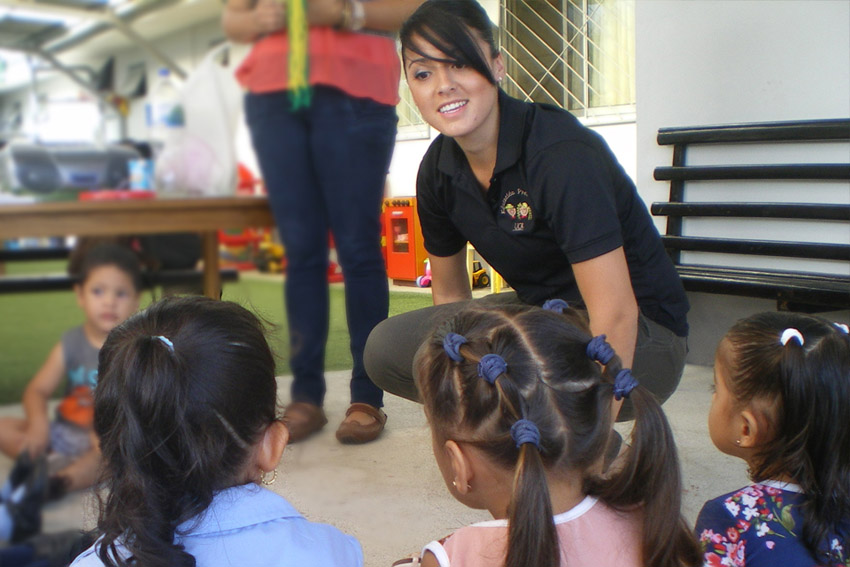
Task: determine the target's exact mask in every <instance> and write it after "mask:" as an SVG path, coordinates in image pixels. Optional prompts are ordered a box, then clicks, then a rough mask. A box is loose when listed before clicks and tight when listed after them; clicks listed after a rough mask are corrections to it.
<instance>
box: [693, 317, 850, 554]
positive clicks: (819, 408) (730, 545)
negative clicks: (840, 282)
mask: <svg viewBox="0 0 850 567" xmlns="http://www.w3.org/2000/svg"><path fill="white" fill-rule="evenodd" d="M714 388H715V390H714V396H713V398H712V403H711V411H710V413H709V418H708V429H709V433H710V434H711V440H712V442H714V444H715V445H716V446H717V448H718V449H720V450H721V451H722V452H724V453H726V454H728V455H732V456H735V457H738V458H741V459H743V460H744V461H746V463H747V465H748V472H749V475H750V478H751V480H752V481H753V484H751V485H749V486H745V487H744V488H741V489H740V490H736V491H735V492H731V493H729V494H724V495H722V496H718V497H717V498H714V499H712V500H709V501H708V502H707V503H706V504H705V506H704V507H703V509H702V511H701V512H700V514H699V518H698V519H697V525H696V529H697V535H698V536H699V539H700V542H701V543H702V545H703V551H704V561H705V565H707V566H713V565H718V566H719V565H730V566H734V567H767V566H770V567H773V566H774V565H782V566H783V567H812V566H815V565H817V566H829V567H837V566H840V567H848V566H850V427H848V425H847V423H848V422H847V420H848V416H850V335H848V328H847V325H845V324H838V323H832V322H830V321H827V320H824V319H821V318H819V317H814V316H811V315H804V314H800V313H789V312H768V313H759V314H756V315H753V316H751V317H748V318H746V319H742V320H741V321H738V322H737V323H736V324H735V325H734V326H733V327H732V328H731V329H730V330H729V332H728V333H726V336H725V337H724V338H723V339H722V340H721V341H720V344H719V345H718V347H717V354H716V357H715V363H714Z"/></svg>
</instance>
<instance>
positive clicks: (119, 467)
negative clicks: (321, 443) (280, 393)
mask: <svg viewBox="0 0 850 567" xmlns="http://www.w3.org/2000/svg"><path fill="white" fill-rule="evenodd" d="M274 370H275V361H274V357H273V355H272V353H271V351H270V350H269V347H268V344H267V342H266V339H265V336H264V330H263V327H262V324H261V323H260V321H259V320H258V319H257V318H256V317H255V316H254V315H253V314H251V313H250V312H248V311H247V310H245V309H244V308H242V307H240V306H238V305H236V304H234V303H229V302H225V301H214V300H210V299H207V298H203V297H183V298H169V299H164V300H162V301H160V302H158V303H155V304H153V305H152V306H150V307H149V308H148V309H146V310H145V311H143V312H142V313H140V314H138V315H136V316H134V317H132V318H131V319H129V320H128V321H127V322H126V323H124V324H123V325H121V326H120V327H119V328H117V329H116V330H115V331H113V332H112V333H111V334H110V335H109V338H108V339H107V341H106V343H105V344H104V345H103V348H102V350H101V354H100V365H99V370H98V375H99V383H98V388H97V393H96V397H95V423H94V427H95V431H96V432H97V434H98V436H99V437H100V443H101V451H102V452H103V456H104V459H105V462H106V466H105V479H104V488H105V490H103V491H101V493H100V495H99V498H100V514H99V518H98V526H97V528H98V534H99V538H98V540H97V541H96V543H95V544H94V545H93V546H92V547H91V548H89V549H88V550H87V551H85V552H83V554H81V555H80V556H79V557H78V558H77V559H76V561H74V563H73V564H72V565H73V567H90V566H105V567H129V566H131V565H132V566H134V567H183V566H186V567H190V566H197V567H213V566H215V567H230V566H245V567H248V566H251V567H254V566H259V565H262V566H264V567H290V566H292V567H294V566H299V567H302V566H304V565H310V566H311V567H324V566H328V567H331V566H333V567H336V566H339V567H360V566H362V565H363V554H362V550H361V548H360V544H359V543H358V542H357V540H356V539H354V538H353V537H351V536H348V535H345V534H343V533H342V532H340V531H339V530H337V529H336V528H333V527H331V526H327V525H323V524H314V523H312V522H308V521H307V520H306V519H304V517H303V516H301V515H300V514H299V513H298V512H297V511H296V510H295V509H294V508H293V507H292V506H291V505H290V504H289V503H288V502H287V501H286V500H285V499H284V498H282V497H281V496H279V495H277V494H276V493H274V492H271V491H270V490H267V489H266V488H263V487H262V486H260V484H270V483H271V482H272V481H273V480H274V477H275V476H276V467H277V465H278V462H279V460H280V457H281V454H282V452H283V449H284V447H285V446H286V443H287V440H288V438H289V433H288V431H287V429H286V426H284V425H283V423H281V422H280V421H279V420H278V418H277V410H278V407H277V385H276V382H275V375H274ZM273 471H274V472H273ZM268 476H270V477H271V479H267V478H266V477H268Z"/></svg>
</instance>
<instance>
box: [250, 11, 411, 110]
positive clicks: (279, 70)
mask: <svg viewBox="0 0 850 567" xmlns="http://www.w3.org/2000/svg"><path fill="white" fill-rule="evenodd" d="M309 42H310V50H309V53H310V84H311V85H326V86H330V87H336V88H338V89H340V90H342V91H345V92H346V93H348V94H350V95H351V96H355V97H358V98H371V99H373V100H375V101H377V102H380V103H383V104H388V105H391V106H394V105H396V104H397V103H398V101H399V98H398V82H399V78H400V76H401V64H400V63H399V60H398V54H397V53H396V46H395V40H394V39H392V38H390V37H385V36H379V35H372V34H366V33H353V32H347V31H338V30H335V29H333V28H329V27H312V28H310V32H309ZM288 53H289V42H288V41H287V36H286V33H285V32H280V33H274V34H271V35H268V36H266V37H264V38H262V39H260V40H258V41H257V42H256V43H255V44H254V47H253V48H252V49H251V52H250V53H249V54H248V57H246V58H245V61H243V62H242V64H241V65H240V66H239V68H238V69H237V70H236V79H237V80H238V81H239V82H240V83H241V84H242V86H243V87H245V88H246V89H248V90H249V91H251V92H252V93H268V92H274V91H282V90H286V87H287V83H286V82H287V67H288V65H289V59H288V56H287V54H288Z"/></svg>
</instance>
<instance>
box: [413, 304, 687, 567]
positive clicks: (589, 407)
mask: <svg viewBox="0 0 850 567" xmlns="http://www.w3.org/2000/svg"><path fill="white" fill-rule="evenodd" d="M449 332H453V333H457V334H460V335H462V336H463V337H465V339H466V343H465V344H462V345H461V346H460V348H459V354H460V356H461V357H462V358H463V360H462V361H461V362H456V361H455V360H452V359H451V358H450V357H449V356H448V355H447V353H446V351H445V349H444V346H443V340H444V337H445V336H446V334H447V333H449ZM590 340H591V336H590V334H589V331H588V328H587V325H586V322H585V320H584V319H583V318H581V317H580V316H579V315H578V314H577V313H576V312H575V311H572V310H566V311H565V312H564V313H563V314H561V313H556V312H553V311H547V310H543V309H540V308H537V307H528V306H505V307H499V308H494V309H484V308H481V307H469V308H466V309H465V310H463V311H461V312H460V313H459V314H458V315H457V316H455V317H454V318H453V319H452V320H450V321H449V322H448V323H447V324H446V325H444V326H443V327H442V328H441V329H439V330H438V331H437V332H436V333H435V334H434V336H433V337H432V338H431V339H430V340H429V342H427V343H426V346H424V347H423V349H422V350H421V351H420V353H419V356H418V357H417V359H416V361H415V364H414V371H415V376H416V385H417V387H418V389H419V393H420V395H421V398H422V400H423V402H424V404H425V412H426V414H427V416H428V419H429V422H430V424H431V427H432V428H434V430H435V432H436V434H437V436H438V438H441V439H455V440H458V441H461V442H465V443H471V444H473V445H474V446H476V447H478V448H479V449H480V450H482V451H483V452H484V453H485V454H487V455H488V456H489V457H490V458H491V459H492V460H493V462H494V463H497V464H499V465H501V466H503V467H505V468H507V469H513V470H515V477H514V487H513V493H512V495H511V503H510V505H509V508H508V510H509V512H508V513H509V518H508V525H509V535H508V551H507V559H506V562H505V565H506V567H556V566H557V565H559V557H560V555H559V553H560V552H559V544H558V539H557V534H556V531H555V526H554V523H553V520H552V509H551V503H550V494H549V488H548V485H547V480H546V471H547V470H558V469H560V470H570V471H576V472H578V473H580V474H581V476H582V478H583V487H582V488H583V491H584V492H585V493H587V494H589V495H592V496H596V497H598V498H599V499H600V500H602V501H603V502H605V503H606V504H608V505H609V506H611V507H612V508H615V509H618V510H623V511H630V510H635V509H636V508H638V507H639V508H640V516H641V517H642V521H643V541H642V548H643V549H642V557H643V564H644V565H652V566H653V567H681V566H683V565H698V564H701V554H700V552H699V547H698V545H697V543H696V540H695V538H694V536H693V534H692V532H691V529H690V528H689V527H688V525H687V524H686V523H685V521H684V519H683V518H682V515H681V511H680V508H681V502H680V494H681V488H682V487H681V477H680V471H679V462H678V457H677V453H676V445H675V443H674V441H673V435H672V432H671V431H670V427H669V425H668V423H667V420H666V418H665V416H664V413H663V412H662V411H661V408H660V407H659V405H658V402H657V401H656V400H655V398H654V397H653V395H652V394H651V393H650V392H648V391H647V390H645V389H643V388H642V387H640V386H638V387H637V388H636V389H635V390H634V391H632V392H631V395H630V399H631V400H632V401H633V403H634V408H635V414H636V423H635V427H634V430H633V433H632V444H631V448H630V449H629V450H628V451H627V452H626V453H625V454H624V455H623V456H622V457H620V458H618V460H617V461H615V464H614V466H613V467H611V468H610V469H609V470H608V471H607V472H606V473H605V474H604V475H602V474H601V473H600V469H601V466H600V463H601V459H602V458H603V456H604V453H605V449H606V447H607V445H608V443H609V441H610V439H611V437H612V424H613V416H612V415H611V406H612V401H613V397H614V395H613V385H614V377H615V376H616V375H617V373H618V372H619V371H620V370H621V364H620V360H619V357H617V356H616V355H614V356H613V359H612V360H611V361H610V362H609V363H608V364H607V365H606V366H605V367H604V368H603V367H602V366H601V365H600V364H598V363H597V362H595V361H594V360H592V359H591V358H589V357H588V355H587V346H588V343H589V342H590ZM491 353H492V354H498V355H499V356H501V357H502V358H503V359H504V360H505V362H506V363H507V369H506V370H505V371H504V372H502V373H501V374H500V375H499V376H498V378H497V379H496V380H495V382H494V383H493V384H492V385H491V384H490V383H489V382H488V381H486V380H484V379H482V378H481V377H480V376H479V373H478V363H479V361H480V360H481V359H482V357H483V356H485V355H487V354H491ZM519 419H528V420H530V421H532V422H534V424H536V426H537V428H538V429H539V431H540V450H538V449H537V448H536V447H534V446H533V445H531V444H529V443H525V444H523V445H521V447H520V448H519V449H518V448H517V447H516V443H515V442H514V441H513V439H512V437H511V427H512V425H513V424H514V423H516V422H517V421H518V420H519Z"/></svg>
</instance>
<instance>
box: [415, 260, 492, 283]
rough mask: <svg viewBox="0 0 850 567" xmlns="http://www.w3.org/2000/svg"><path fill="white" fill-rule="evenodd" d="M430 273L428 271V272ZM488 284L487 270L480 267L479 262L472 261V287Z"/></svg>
mask: <svg viewBox="0 0 850 567" xmlns="http://www.w3.org/2000/svg"><path fill="white" fill-rule="evenodd" d="M428 273H429V274H430V272H428ZM488 285H490V276H488V275H487V270H485V269H484V268H482V267H481V262H479V261H478V260H475V261H474V262H472V287H487V286H488Z"/></svg>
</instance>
